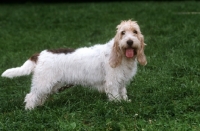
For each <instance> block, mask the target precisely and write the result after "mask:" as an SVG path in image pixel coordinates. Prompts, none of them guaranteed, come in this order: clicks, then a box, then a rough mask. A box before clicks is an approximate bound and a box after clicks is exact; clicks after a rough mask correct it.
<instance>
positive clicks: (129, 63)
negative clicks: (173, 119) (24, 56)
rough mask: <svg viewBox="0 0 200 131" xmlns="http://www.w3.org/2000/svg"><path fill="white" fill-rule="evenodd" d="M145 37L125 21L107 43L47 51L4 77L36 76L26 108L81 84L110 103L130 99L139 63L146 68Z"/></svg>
mask: <svg viewBox="0 0 200 131" xmlns="http://www.w3.org/2000/svg"><path fill="white" fill-rule="evenodd" d="M144 46H145V43H144V38H143V35H142V34H141V31H140V28H139V26H138V24H137V23H136V22H135V21H131V20H128V21H122V22H121V23H120V25H118V26H117V33H116V36H115V37H114V38H113V39H112V40H110V41H109V42H108V43H106V44H103V45H100V44H98V45H94V46H92V47H83V48H79V49H76V50H72V49H58V50H44V51H42V52H41V53H38V54H35V55H33V56H32V57H31V58H30V59H28V60H27V61H26V62H25V63H24V64H23V65H22V66H21V67H17V68H11V69H8V70H6V71H5V72H4V73H3V74H2V77H9V78H13V77H17V76H23V75H29V74H31V73H33V78H32V84H31V91H30V93H29V94H27V95H26V97H25V103H26V106H25V109H29V110H31V109H34V108H35V107H36V106H39V105H42V104H43V103H44V102H45V99H46V98H47V96H48V95H49V94H52V93H55V92H57V91H59V90H60V89H62V87H68V85H82V86H88V87H91V88H96V89H97V90H99V91H100V92H105V93H106V94H107V96H108V98H109V100H111V101H113V100H116V101H120V100H125V101H127V100H128V97H127V91H126V85H127V84H128V83H129V82H130V80H131V79H132V77H133V76H134V75H135V74H136V71H137V62H139V63H140V64H141V65H146V64H147V61H146V57H145V54H144Z"/></svg>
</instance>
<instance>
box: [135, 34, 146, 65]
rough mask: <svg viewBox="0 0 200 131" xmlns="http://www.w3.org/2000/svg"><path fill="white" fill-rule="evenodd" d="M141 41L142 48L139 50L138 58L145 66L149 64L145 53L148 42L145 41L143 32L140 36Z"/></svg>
mask: <svg viewBox="0 0 200 131" xmlns="http://www.w3.org/2000/svg"><path fill="white" fill-rule="evenodd" d="M140 41H141V48H140V49H139V50H138V52H137V60H138V62H139V63H140V64H141V65H143V66H145V65H146V64H147V60H146V56H145V54H144V47H145V45H146V44H145V43H144V37H143V35H142V34H141V36H140Z"/></svg>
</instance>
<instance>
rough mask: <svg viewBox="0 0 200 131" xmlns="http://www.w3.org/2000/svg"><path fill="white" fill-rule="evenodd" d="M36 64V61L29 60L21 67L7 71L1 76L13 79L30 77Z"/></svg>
mask: <svg viewBox="0 0 200 131" xmlns="http://www.w3.org/2000/svg"><path fill="white" fill-rule="evenodd" d="M35 64H36V63H35V62H34V61H31V60H27V61H26V62H25V63H24V64H23V65H22V66H21V67H16V68H11V69H7V70H6V71H5V72H3V74H2V75H1V76H2V77H8V78H13V77H17V76H24V75H30V74H31V72H33V69H34V68H35Z"/></svg>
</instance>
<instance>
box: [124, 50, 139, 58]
mask: <svg viewBox="0 0 200 131" xmlns="http://www.w3.org/2000/svg"><path fill="white" fill-rule="evenodd" d="M125 55H126V57H127V58H133V57H134V56H135V55H137V50H136V48H126V49H125Z"/></svg>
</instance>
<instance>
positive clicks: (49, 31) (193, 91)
mask: <svg viewBox="0 0 200 131" xmlns="http://www.w3.org/2000/svg"><path fill="white" fill-rule="evenodd" d="M199 6H200V3H199V2H194V1H193V2H112V3H109V2H108V3H78V4H75V3H59V4H31V3H28V4H21V5H20V4H13V5H9V4H7V5H0V56H1V57H0V72H1V73H2V72H3V71H4V70H6V69H8V68H11V67H16V66H20V65H21V64H22V63H23V62H24V61H25V60H26V59H28V58H29V57H30V56H31V55H32V54H33V53H35V52H40V51H41V50H44V49H54V48H60V47H71V48H78V47H83V46H90V45H94V44H96V43H105V42H107V41H108V40H109V39H111V38H112V37H113V36H114V35H115V27H116V25H118V24H119V22H120V21H121V20H127V19H133V20H136V21H138V23H139V25H140V27H141V30H142V32H143V34H144V36H145V43H146V44H147V47H146V50H145V53H146V55H147V59H148V64H147V66H145V67H142V66H139V68H138V73H137V75H136V77H135V78H134V81H133V82H131V84H130V85H128V87H127V88H128V96H129V98H130V99H132V102H131V103H125V102H122V103H112V102H108V101H107V97H106V95H105V94H99V93H98V92H97V91H94V90H89V89H87V88H81V87H78V86H77V87H75V88H72V89H69V90H66V91H65V92H62V93H60V94H55V95H52V96H50V97H49V99H48V101H47V102H46V103H45V105H44V106H42V107H38V108H36V109H35V110H33V111H25V110H24V103H23V100H24V97H25V95H26V94H27V93H28V92H29V90H30V84H31V76H26V77H20V78H15V79H6V78H0V113H1V114H0V130H2V131H8V130H9V131H11V130H16V131H21V130H50V131H51V130H52V131H53V130H59V131H62V130H65V131H66V130H77V131H78V130H80V131H84V130H87V131H100V130H102V131H103V130H104V131H133V130H134V131H199V130H200V124H199V120H200V89H199V88H200V79H199V78H200V59H199V55H200V50H199V49H200V37H199V32H200V26H199V21H200V15H199V14H198V13H196V14H191V13H181V12H200V10H199Z"/></svg>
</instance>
